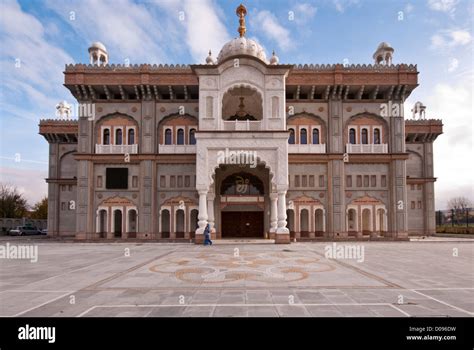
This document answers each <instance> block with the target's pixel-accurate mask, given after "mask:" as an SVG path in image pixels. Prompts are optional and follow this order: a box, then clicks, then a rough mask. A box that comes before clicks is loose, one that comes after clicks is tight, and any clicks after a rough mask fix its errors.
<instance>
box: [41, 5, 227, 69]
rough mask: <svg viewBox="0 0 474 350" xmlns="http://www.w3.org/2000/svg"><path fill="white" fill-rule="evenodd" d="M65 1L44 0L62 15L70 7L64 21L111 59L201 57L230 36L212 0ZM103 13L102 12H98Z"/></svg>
mask: <svg viewBox="0 0 474 350" xmlns="http://www.w3.org/2000/svg"><path fill="white" fill-rule="evenodd" d="M68 4H69V6H67V7H64V6H57V1H56V0H49V2H48V6H49V8H50V9H51V10H53V11H55V12H56V13H57V14H59V15H60V16H62V17H67V15H66V13H69V11H70V9H74V11H75V20H74V21H69V20H68V22H67V23H68V24H69V25H70V26H71V27H72V28H73V30H74V31H75V32H76V34H77V35H78V36H79V37H80V38H82V39H83V40H84V42H86V43H87V44H90V43H92V42H94V41H101V42H102V43H103V44H104V45H105V46H106V47H107V50H108V52H109V60H110V61H111V62H118V63H123V62H124V60H125V59H129V60H130V62H131V63H136V64H140V63H177V62H175V59H174V58H175V57H180V58H182V57H183V51H188V52H189V54H190V55H191V57H192V58H193V60H194V61H195V62H199V63H202V62H203V61H204V59H205V58H206V57H207V52H208V50H209V49H212V50H213V51H214V52H215V51H218V50H220V48H221V47H222V46H223V45H224V43H225V42H226V41H228V40H229V39H230V36H229V34H228V32H227V29H226V27H225V25H224V24H223V23H222V21H221V20H220V18H221V16H219V15H218V13H219V10H220V8H219V6H218V5H217V4H215V3H214V2H213V1H211V0H201V1H193V0H163V1H157V2H144V3H136V2H134V1H132V0H101V1H95V0H72V1H69V2H68ZM102 13H104V14H107V15H106V16H99V15H97V14H102ZM84 53H85V54H86V55H87V48H86V47H84ZM86 57H87V56H86ZM195 62H191V63H195ZM183 63H184V62H183Z"/></svg>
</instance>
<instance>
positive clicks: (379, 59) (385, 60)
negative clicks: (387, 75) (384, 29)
mask: <svg viewBox="0 0 474 350" xmlns="http://www.w3.org/2000/svg"><path fill="white" fill-rule="evenodd" d="M394 51H395V50H394V49H393V47H391V46H390V44H389V43H386V42H385V41H384V42H382V43H380V44H379V46H378V47H377V50H376V51H375V53H374V55H373V56H372V57H373V58H374V61H375V64H383V65H385V66H390V65H391V64H392V58H393V52H394Z"/></svg>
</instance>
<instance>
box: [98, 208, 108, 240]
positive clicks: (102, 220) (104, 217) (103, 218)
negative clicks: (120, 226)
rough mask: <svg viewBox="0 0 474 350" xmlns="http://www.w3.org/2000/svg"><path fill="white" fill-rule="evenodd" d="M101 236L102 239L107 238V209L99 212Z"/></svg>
mask: <svg viewBox="0 0 474 350" xmlns="http://www.w3.org/2000/svg"><path fill="white" fill-rule="evenodd" d="M99 234H100V238H106V237H107V210H105V209H101V210H100V211H99Z"/></svg>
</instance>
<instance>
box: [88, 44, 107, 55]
mask: <svg viewBox="0 0 474 350" xmlns="http://www.w3.org/2000/svg"><path fill="white" fill-rule="evenodd" d="M92 49H100V50H102V51H104V52H107V49H106V48H105V46H104V44H102V43H101V42H99V41H96V42H93V43H92V45H91V46H90V47H89V52H90V51H91V50H92Z"/></svg>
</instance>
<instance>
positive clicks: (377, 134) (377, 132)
mask: <svg viewBox="0 0 474 350" xmlns="http://www.w3.org/2000/svg"><path fill="white" fill-rule="evenodd" d="M374 143H375V144H376V145H379V144H380V129H374Z"/></svg>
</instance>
